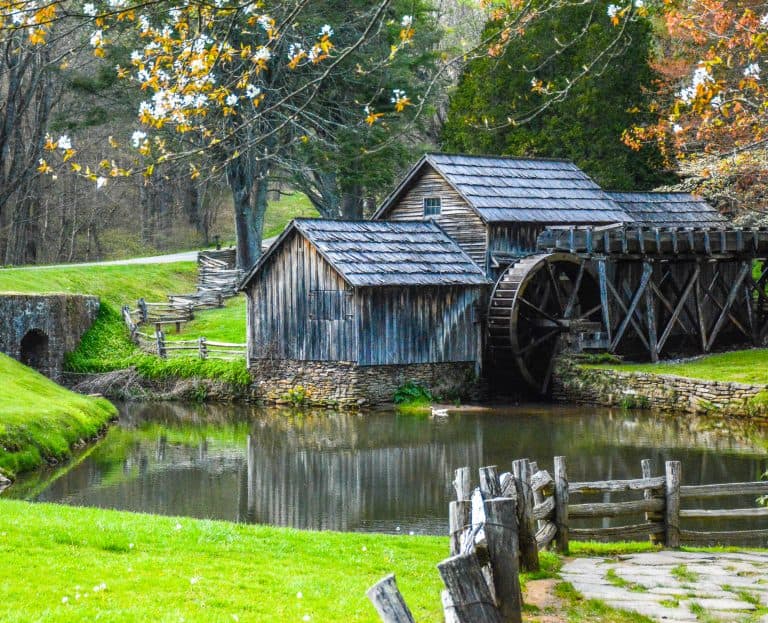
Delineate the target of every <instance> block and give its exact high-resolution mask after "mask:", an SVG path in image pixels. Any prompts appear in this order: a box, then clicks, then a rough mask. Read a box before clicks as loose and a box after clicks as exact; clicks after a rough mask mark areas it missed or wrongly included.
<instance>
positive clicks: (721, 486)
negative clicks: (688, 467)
mask: <svg viewBox="0 0 768 623" xmlns="http://www.w3.org/2000/svg"><path fill="white" fill-rule="evenodd" d="M728 495H768V480H758V481H754V482H726V483H718V484H712V485H684V486H682V487H680V497H681V498H707V497H716V496H728Z"/></svg>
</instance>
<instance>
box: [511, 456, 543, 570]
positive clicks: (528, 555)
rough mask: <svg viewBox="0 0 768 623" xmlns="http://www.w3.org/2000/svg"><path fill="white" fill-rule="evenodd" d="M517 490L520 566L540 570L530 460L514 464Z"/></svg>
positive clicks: (522, 460) (521, 460) (519, 460)
mask: <svg viewBox="0 0 768 623" xmlns="http://www.w3.org/2000/svg"><path fill="white" fill-rule="evenodd" d="M512 473H513V474H514V475H515V488H516V489H517V518H518V526H519V533H520V566H521V567H522V569H523V570H525V571H538V570H539V546H538V544H537V543H536V523H535V521H534V519H533V490H532V489H531V465H530V463H529V462H528V459H518V460H517V461H513V462H512Z"/></svg>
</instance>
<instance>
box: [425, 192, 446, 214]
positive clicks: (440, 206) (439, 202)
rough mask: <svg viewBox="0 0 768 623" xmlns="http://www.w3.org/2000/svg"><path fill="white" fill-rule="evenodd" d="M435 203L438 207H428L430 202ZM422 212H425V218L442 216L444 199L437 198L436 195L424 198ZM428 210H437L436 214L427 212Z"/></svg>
mask: <svg viewBox="0 0 768 623" xmlns="http://www.w3.org/2000/svg"><path fill="white" fill-rule="evenodd" d="M430 201H434V202H437V204H436V205H428V202H430ZM421 205H422V210H423V212H424V216H425V217H427V218H429V217H433V216H440V215H441V214H442V213H443V198H442V197H435V196H434V195H432V196H429V197H424V198H423V199H422V204H421ZM427 208H429V209H431V210H434V209H435V208H437V211H436V212H433V211H427Z"/></svg>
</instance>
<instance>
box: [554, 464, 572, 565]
mask: <svg viewBox="0 0 768 623" xmlns="http://www.w3.org/2000/svg"><path fill="white" fill-rule="evenodd" d="M554 471H555V525H556V526H557V549H558V550H560V553H561V554H567V553H568V498H569V496H568V472H567V470H566V461H565V457H564V456H556V457H555V470H554Z"/></svg>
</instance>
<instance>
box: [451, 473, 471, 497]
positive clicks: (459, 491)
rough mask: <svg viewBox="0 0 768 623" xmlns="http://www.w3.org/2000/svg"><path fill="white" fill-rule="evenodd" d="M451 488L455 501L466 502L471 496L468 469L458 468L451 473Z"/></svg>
mask: <svg viewBox="0 0 768 623" xmlns="http://www.w3.org/2000/svg"><path fill="white" fill-rule="evenodd" d="M452 484H453V488H454V490H455V491H456V499H457V500H459V501H461V500H468V499H469V498H470V497H471V496H472V481H471V479H470V473H469V467H460V468H459V469H457V470H456V471H455V472H453V483H452Z"/></svg>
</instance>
